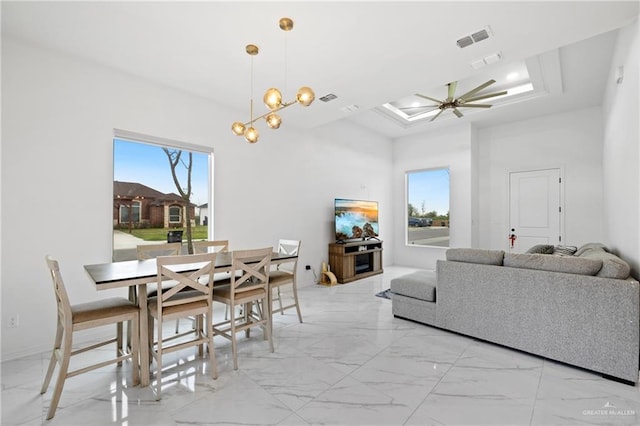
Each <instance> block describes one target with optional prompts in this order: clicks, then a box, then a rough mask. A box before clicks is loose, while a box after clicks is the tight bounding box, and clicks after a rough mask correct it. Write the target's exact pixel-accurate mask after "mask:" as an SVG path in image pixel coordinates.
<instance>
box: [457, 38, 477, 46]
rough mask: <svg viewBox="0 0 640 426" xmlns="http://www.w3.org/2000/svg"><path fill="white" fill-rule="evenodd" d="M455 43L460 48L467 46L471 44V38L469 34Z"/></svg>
mask: <svg viewBox="0 0 640 426" xmlns="http://www.w3.org/2000/svg"><path fill="white" fill-rule="evenodd" d="M456 43H457V45H458V47H460V48H462V47H467V46H471V45H472V44H473V39H472V38H471V37H469V36H467V37H462V38H461V39H460V40H458V41H457V42H456Z"/></svg>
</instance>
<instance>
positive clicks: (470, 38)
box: [456, 27, 491, 48]
mask: <svg viewBox="0 0 640 426" xmlns="http://www.w3.org/2000/svg"><path fill="white" fill-rule="evenodd" d="M490 35H491V28H489V27H485V28H483V29H481V30H480V31H476V32H475V33H473V34H471V35H467V36H464V37H462V38H461V39H460V40H458V41H456V44H457V45H458V47H460V48H463V47H467V46H471V45H472V44H474V43H478V42H480V41H482V40H486V39H488V38H489V36H490Z"/></svg>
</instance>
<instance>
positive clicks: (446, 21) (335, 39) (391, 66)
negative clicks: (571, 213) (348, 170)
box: [1, 1, 639, 138]
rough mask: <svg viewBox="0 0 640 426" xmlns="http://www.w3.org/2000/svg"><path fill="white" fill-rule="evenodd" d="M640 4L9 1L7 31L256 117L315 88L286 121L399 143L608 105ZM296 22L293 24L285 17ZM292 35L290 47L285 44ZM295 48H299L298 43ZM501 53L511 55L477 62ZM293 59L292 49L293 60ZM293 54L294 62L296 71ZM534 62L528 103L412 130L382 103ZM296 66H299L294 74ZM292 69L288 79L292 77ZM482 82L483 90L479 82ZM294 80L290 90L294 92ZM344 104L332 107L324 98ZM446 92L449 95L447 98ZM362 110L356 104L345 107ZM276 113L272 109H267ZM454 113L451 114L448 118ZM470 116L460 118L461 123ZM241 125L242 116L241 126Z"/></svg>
mask: <svg viewBox="0 0 640 426" xmlns="http://www.w3.org/2000/svg"><path fill="white" fill-rule="evenodd" d="M638 5H639V2H638V1H622V2H614V1H600V2H599V1H583V2H577V1H567V2H560V1H554V2H537V1H533V2H522V1H496V2H485V1H469V2H460V1H449V2H444V1H443V2H435V1H424V2H416V1H413V2H397V1H389V2H365V1H356V2H307V1H305V2H302V1H299V2H297V1H288V2H266V1H260V2H241V1H234V2H219V1H208V2H207V1H201V2H197V1H196V2H178V1H174V2H144V1H143V2H100V1H98V2H52V1H48V2H8V1H2V6H1V7H2V9H1V12H2V36H3V37H7V36H10V37H13V38H17V39H22V40H26V41H28V42H30V43H36V44H40V45H44V46H47V47H50V48H52V49H56V50H60V51H63V52H67V53H69V54H72V55H77V56H81V57H84V58H87V59H89V60H91V61H95V62H98V63H101V64H104V65H106V66H109V67H113V68H117V69H120V70H123V71H126V72H128V73H130V74H134V75H137V76H140V77H143V78H146V79H149V80H152V81H155V82H158V83H161V84H163V85H167V86H171V87H175V88H179V89H182V90H185V91H187V92H190V93H193V94H196V95H199V96H203V97H206V98H210V99H214V100H215V101H216V102H218V103H219V104H221V105H223V106H226V107H228V108H232V109H234V110H237V112H238V115H239V116H238V120H241V121H247V120H248V116H249V98H250V86H251V85H250V80H251V72H250V70H251V57H249V56H248V55H247V54H246V53H245V45H247V44H249V43H252V44H256V45H258V46H259V47H260V54H259V55H257V56H255V57H254V58H253V70H254V73H253V86H254V98H255V99H256V102H257V103H258V107H257V110H258V111H259V112H260V113H262V112H263V108H262V106H261V102H260V101H261V99H262V94H263V93H264V91H265V90H266V89H267V88H268V87H271V86H276V87H279V88H280V89H286V90H285V97H286V98H287V100H289V99H291V98H293V97H294V94H295V91H296V89H297V88H298V87H299V86H310V87H312V88H313V89H314V91H315V93H316V101H315V102H314V103H313V104H312V105H311V106H310V107H308V108H302V107H300V106H292V107H291V108H289V109H287V110H286V111H283V112H282V114H281V115H282V117H283V126H284V125H292V124H291V123H295V125H297V126H300V127H302V128H311V127H315V126H318V125H321V124H324V123H328V122H331V121H334V120H339V119H344V118H348V119H350V120H352V121H354V122H356V123H358V124H360V125H362V126H365V127H368V128H369V129H371V130H373V131H376V132H379V133H382V134H384V135H387V136H389V137H392V138H397V137H400V136H403V135H406V134H409V133H412V132H416V131H424V130H427V129H432V128H437V127H438V126H446V125H448V124H451V123H456V122H460V120H469V121H474V122H476V123H477V124H478V125H479V126H486V125H493V124H497V123H501V122H505V121H509V120H515V119H522V118H526V117H530V116H536V115H540V114H549V113H553V112H557V111H563V110H568V109H573V108H581V107H588V106H594V105H600V104H601V102H602V96H603V93H604V87H605V84H607V83H610V82H609V81H608V72H609V69H610V66H611V57H612V48H613V46H614V43H615V37H616V33H615V32H611V31H613V30H615V29H617V28H620V27H622V26H625V25H628V24H630V23H632V22H633V21H634V19H637V17H638V13H639V7H638ZM284 16H288V17H291V18H292V19H293V20H294V21H295V27H294V29H293V31H292V32H290V33H286V34H285V33H284V32H283V31H281V30H280V29H279V28H278V20H279V19H280V18H281V17H284ZM487 26H489V27H490V29H491V31H492V33H493V36H492V37H491V38H489V39H488V40H484V41H482V42H480V43H477V44H474V45H472V46H469V47H467V48H464V49H460V48H459V47H458V46H457V45H456V40H458V39H459V38H461V37H463V36H465V35H468V34H470V33H473V32H475V31H477V30H480V29H483V28H485V27H487ZM285 42H286V43H285ZM285 44H286V46H287V48H286V50H285ZM496 51H499V52H501V53H502V57H503V59H502V61H501V62H499V63H497V64H492V65H488V66H486V67H484V68H481V69H479V70H474V69H473V68H472V67H471V66H470V63H471V61H472V60H474V59H477V58H479V57H482V56H484V55H487V54H490V53H493V52H496ZM285 53H286V54H285ZM285 57H286V59H287V61H286V63H287V66H286V67H285ZM522 61H525V62H526V64H527V68H528V70H529V73H530V74H531V78H532V80H533V81H534V87H535V88H536V96H534V97H532V98H530V99H528V100H527V101H526V102H525V101H523V102H518V103H510V104H508V105H504V106H497V105H496V106H494V107H493V108H491V109H490V110H482V111H470V109H467V110H466V111H469V113H467V112H466V111H465V117H464V118H462V119H458V118H455V117H454V116H452V114H450V112H449V113H448V114H447V113H445V114H442V118H439V119H438V120H436V121H434V122H433V123H422V124H420V125H415V126H411V127H409V128H405V127H403V126H402V125H399V124H398V123H397V122H396V121H394V120H391V119H388V118H387V117H386V116H385V115H382V114H381V113H380V112H379V111H378V107H379V106H380V105H382V104H383V103H386V102H390V101H394V100H398V99H400V98H403V97H405V96H407V95H410V94H413V93H416V92H418V93H423V94H427V95H430V96H435V97H441V96H440V95H438V91H442V93H443V94H444V93H446V91H445V89H444V85H445V84H446V83H448V82H449V81H453V80H461V82H460V85H459V93H463V87H461V86H463V84H464V82H467V83H466V84H469V85H470V84H476V82H477V84H480V83H483V82H484V81H486V80H488V79H489V78H495V76H494V75H493V74H494V73H495V74H497V73H498V72H499V69H500V68H501V67H504V66H508V65H509V64H517V63H521V62H522ZM285 69H286V73H285ZM285 74H286V78H285ZM477 84H476V85H477ZM285 85H286V88H285ZM328 93H333V94H335V95H337V97H338V99H336V100H334V101H331V102H328V103H323V102H321V101H320V100H318V98H319V97H320V96H323V95H326V94H328ZM442 97H443V96H442ZM351 105H357V106H358V109H357V110H356V111H354V112H350V113H346V112H344V111H343V109H344V107H346V106H351ZM265 111H266V109H265ZM446 116H447V117H446ZM456 120H458V121H456ZM230 125H231V123H229V126H230Z"/></svg>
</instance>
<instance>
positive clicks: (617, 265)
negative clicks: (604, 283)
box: [580, 248, 631, 280]
mask: <svg viewBox="0 0 640 426" xmlns="http://www.w3.org/2000/svg"><path fill="white" fill-rule="evenodd" d="M580 259H597V260H600V261H602V268H600V271H598V274H597V275H598V276H599V277H604V278H618V279H622V280H624V279H627V278H629V274H630V273H631V267H630V266H629V264H628V263H627V262H625V261H624V260H622V259H620V258H619V257H618V256H616V255H615V254H613V253H607V252H606V251H604V250H603V249H597V248H591V249H589V250H586V251H584V252H583V253H582V255H581V256H580Z"/></svg>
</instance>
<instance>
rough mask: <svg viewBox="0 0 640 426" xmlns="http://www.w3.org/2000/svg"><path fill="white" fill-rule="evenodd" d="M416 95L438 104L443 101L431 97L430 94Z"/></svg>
mask: <svg viewBox="0 0 640 426" xmlns="http://www.w3.org/2000/svg"><path fill="white" fill-rule="evenodd" d="M415 95H416V96H420V97H421V98H424V99H429V100H430V101H433V102H436V103H438V104H441V103H442V101H441V100H440V99H434V98H430V97H429V96H425V95H421V94H420V93H416V94H415Z"/></svg>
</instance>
